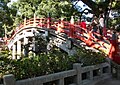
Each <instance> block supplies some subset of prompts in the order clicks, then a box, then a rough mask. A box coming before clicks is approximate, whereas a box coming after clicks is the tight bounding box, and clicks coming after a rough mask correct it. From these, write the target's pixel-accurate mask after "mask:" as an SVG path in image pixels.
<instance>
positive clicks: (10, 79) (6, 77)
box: [3, 74, 15, 85]
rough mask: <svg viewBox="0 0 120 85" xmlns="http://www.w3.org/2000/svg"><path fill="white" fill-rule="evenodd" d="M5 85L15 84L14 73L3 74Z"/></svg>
mask: <svg viewBox="0 0 120 85" xmlns="http://www.w3.org/2000/svg"><path fill="white" fill-rule="evenodd" d="M3 84H4V85H15V78H14V75H13V74H9V75H4V76H3Z"/></svg>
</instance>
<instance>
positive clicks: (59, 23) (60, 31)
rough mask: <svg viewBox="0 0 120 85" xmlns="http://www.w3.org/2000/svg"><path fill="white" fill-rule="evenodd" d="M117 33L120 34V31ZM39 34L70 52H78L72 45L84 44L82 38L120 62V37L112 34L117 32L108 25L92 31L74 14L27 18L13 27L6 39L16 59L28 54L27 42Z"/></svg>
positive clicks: (86, 42)
mask: <svg viewBox="0 0 120 85" xmlns="http://www.w3.org/2000/svg"><path fill="white" fill-rule="evenodd" d="M49 34H50V35H51V37H50V36H49ZM117 34H118V37H119V36H120V35H119V33H117ZM36 35H39V36H41V37H42V38H44V39H46V38H47V37H49V38H50V39H51V40H49V43H52V44H54V45H56V46H58V47H59V48H61V49H63V50H65V51H66V52H68V53H70V54H74V53H73V52H74V49H70V48H71V43H73V44H75V45H80V42H79V41H82V42H84V43H85V44H86V45H87V46H89V47H92V48H96V49H99V50H102V51H103V52H105V53H106V54H107V55H108V56H109V58H110V59H112V60H113V61H115V62H116V63H118V64H120V51H119V41H120V39H119V38H118V39H116V40H114V39H112V36H114V34H113V32H112V31H111V30H107V29H106V28H104V29H103V35H100V34H99V33H98V32H96V33H95V32H92V29H91V28H90V27H89V28H87V29H84V28H81V27H80V25H79V23H78V22H74V19H73V17H72V18H71V21H65V20H64V19H61V20H56V19H52V18H40V19H38V18H32V19H29V20H26V19H24V22H23V23H22V24H20V25H19V26H18V27H17V28H16V29H15V30H14V31H13V33H12V35H11V37H9V38H7V39H6V40H5V41H6V45H7V46H8V48H9V50H12V57H13V59H16V58H17V59H19V58H20V57H21V55H22V54H25V49H24V46H25V45H27V44H29V42H34V41H35V40H34V37H35V36H36ZM95 36H97V37H95ZM31 45H32V44H31ZM28 49H32V48H28Z"/></svg>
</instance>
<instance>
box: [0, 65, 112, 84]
mask: <svg viewBox="0 0 120 85" xmlns="http://www.w3.org/2000/svg"><path fill="white" fill-rule="evenodd" d="M110 70H111V69H110V65H109V64H108V63H102V64H99V65H93V66H86V67H81V64H79V63H75V64H73V69H72V70H68V71H63V72H58V73H54V74H49V75H44V76H40V77H35V78H29V79H25V80H19V81H15V78H14V75H12V74H9V75H4V76H3V83H4V84H0V85H43V84H45V83H49V82H53V81H55V82H56V83H55V84H54V85H66V84H65V83H66V80H67V79H69V80H70V82H69V83H67V85H94V84H95V83H97V82H98V81H100V80H103V79H106V78H109V77H110V75H111V72H110Z"/></svg>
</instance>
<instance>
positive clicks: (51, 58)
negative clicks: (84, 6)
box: [0, 48, 105, 82]
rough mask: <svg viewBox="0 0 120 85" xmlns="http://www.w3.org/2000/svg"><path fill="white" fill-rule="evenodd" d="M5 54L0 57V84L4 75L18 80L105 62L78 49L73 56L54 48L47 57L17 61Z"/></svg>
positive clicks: (89, 52) (94, 53)
mask: <svg viewBox="0 0 120 85" xmlns="http://www.w3.org/2000/svg"><path fill="white" fill-rule="evenodd" d="M6 54H7V53H5V52H2V53H1V55H2V56H0V79H1V80H0V82H2V76H3V75H5V74H14V75H15V77H16V79H17V80H18V79H25V78H31V77H35V76H41V75H47V74H50V73H56V72H60V71H65V70H69V69H72V65H73V63H81V64H82V66H87V65H95V64H99V63H102V62H105V57H104V56H105V55H103V54H101V53H96V52H92V51H90V50H86V49H85V48H80V49H78V52H77V54H76V55H75V56H68V55H67V54H66V53H64V52H63V51H62V50H60V49H58V48H54V50H53V51H52V52H50V53H49V54H47V55H46V54H45V53H41V54H40V56H35V57H31V58H29V57H26V58H22V59H19V60H12V59H10V58H8V57H7V56H8V55H6ZM3 55H4V56H3Z"/></svg>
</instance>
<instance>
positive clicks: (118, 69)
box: [111, 61, 120, 79]
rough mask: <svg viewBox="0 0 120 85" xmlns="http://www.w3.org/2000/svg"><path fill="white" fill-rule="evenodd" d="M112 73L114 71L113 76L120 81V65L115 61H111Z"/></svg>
mask: <svg viewBox="0 0 120 85" xmlns="http://www.w3.org/2000/svg"><path fill="white" fill-rule="evenodd" d="M111 71H112V76H113V77H115V78H117V79H120V65H119V64H117V63H115V62H114V61H111Z"/></svg>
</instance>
